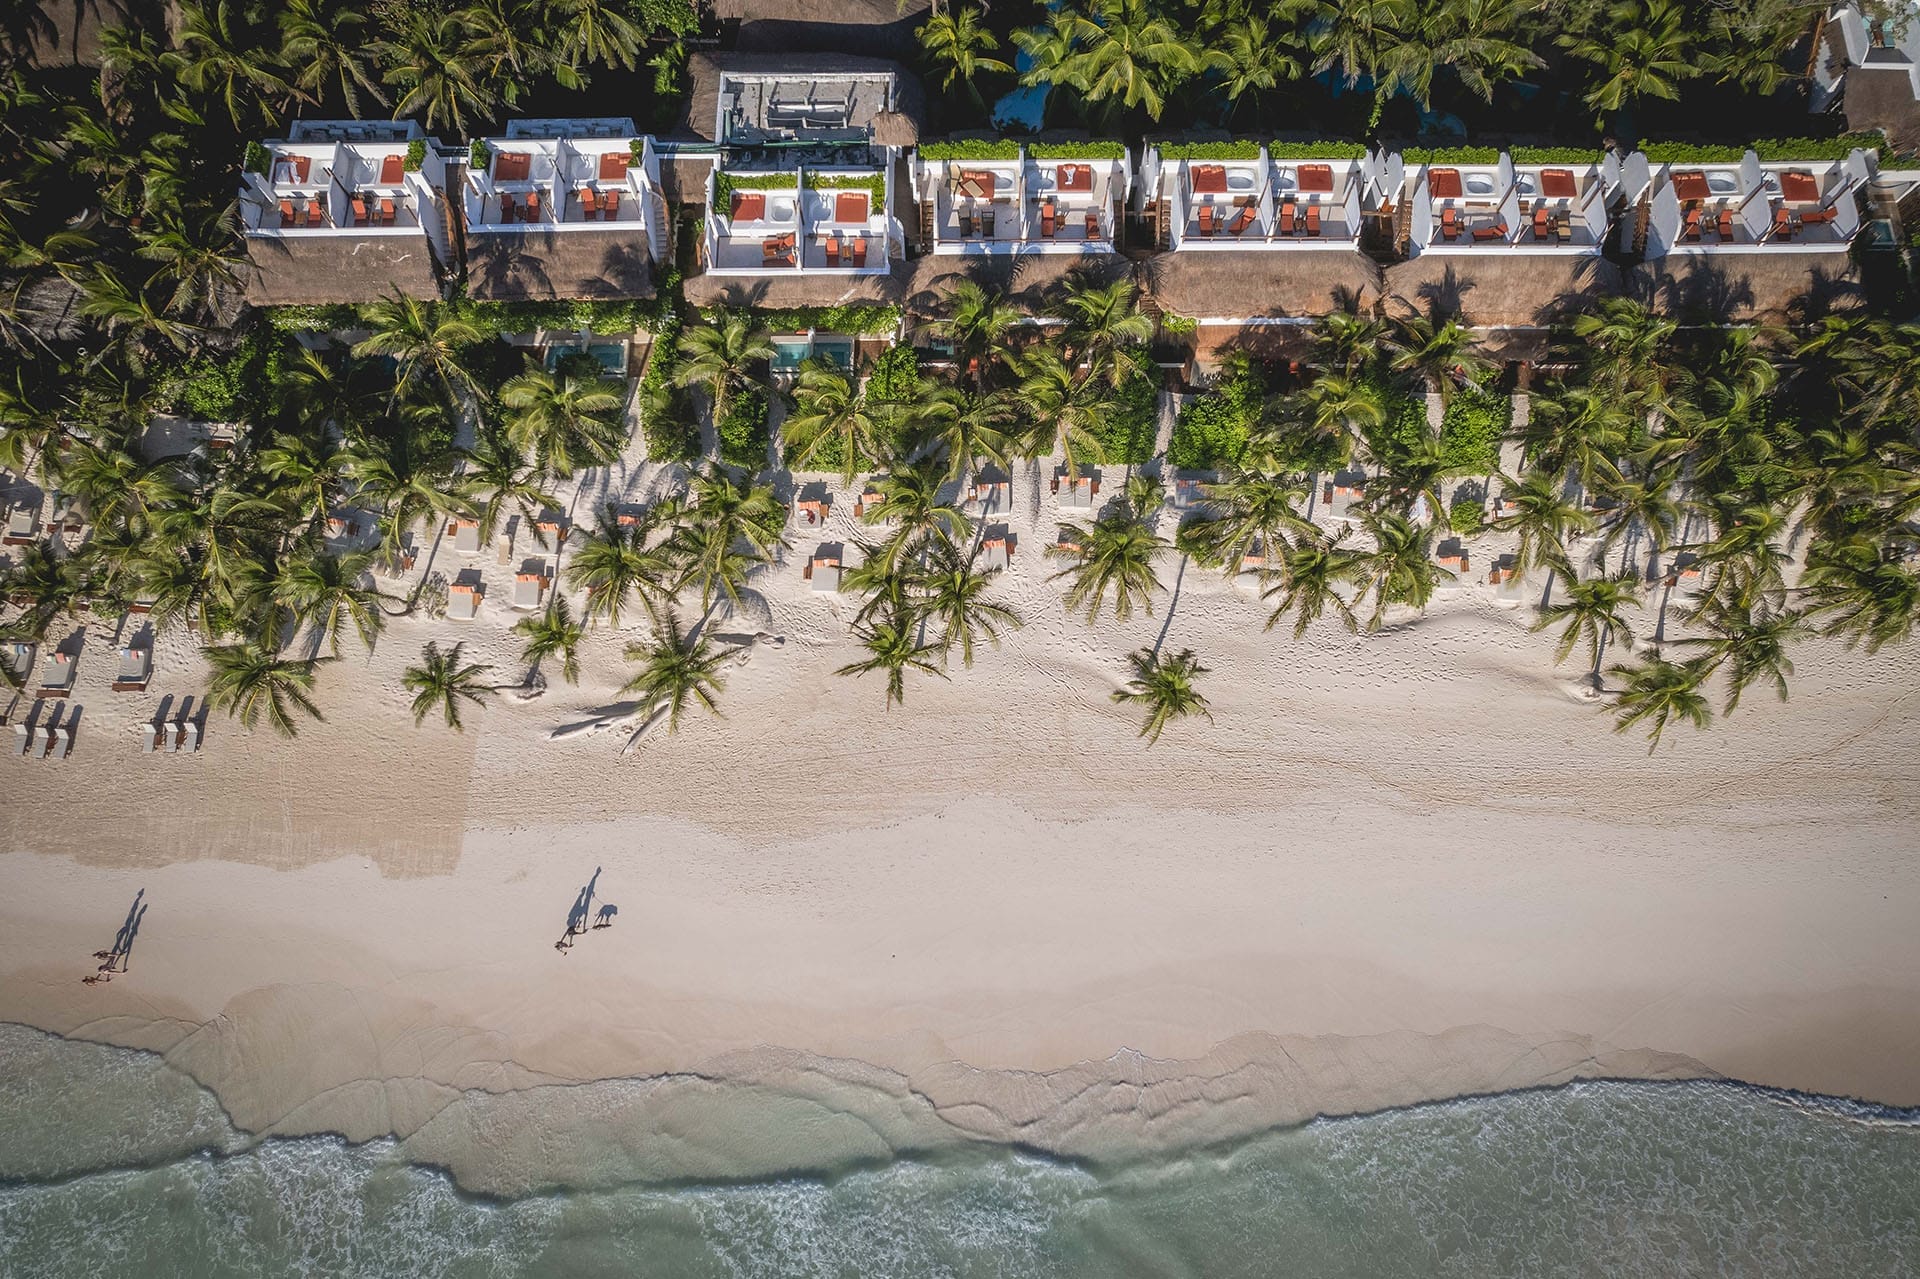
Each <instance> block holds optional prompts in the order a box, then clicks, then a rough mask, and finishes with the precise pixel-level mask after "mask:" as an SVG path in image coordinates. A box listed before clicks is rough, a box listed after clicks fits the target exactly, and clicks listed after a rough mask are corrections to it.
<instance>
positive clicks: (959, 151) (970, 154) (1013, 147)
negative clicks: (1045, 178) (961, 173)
mask: <svg viewBox="0 0 1920 1279" xmlns="http://www.w3.org/2000/svg"><path fill="white" fill-rule="evenodd" d="M920 158H921V159H922V160H1018V159H1019V158H1020V144H1019V143H1018V142H1015V141H1013V140H1011V139H1007V138H1002V139H1000V140H999V141H989V140H987V139H985V138H966V139H963V140H961V141H958V142H923V143H921V144H920Z"/></svg>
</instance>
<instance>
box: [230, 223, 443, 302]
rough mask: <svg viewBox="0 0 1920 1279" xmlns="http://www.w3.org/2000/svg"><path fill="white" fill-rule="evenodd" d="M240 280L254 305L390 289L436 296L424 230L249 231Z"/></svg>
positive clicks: (382, 293) (372, 297) (357, 296)
mask: <svg viewBox="0 0 1920 1279" xmlns="http://www.w3.org/2000/svg"><path fill="white" fill-rule="evenodd" d="M247 261H248V264H249V266H250V268H251V269H250V270H247V271H245V272H243V275H242V280H241V284H242V286H243V287H244V289H245V292H246V298H247V301H248V302H250V303H252V304H253V305H254V306H313V305H318V304H322V303H328V302H374V301H378V300H379V299H381V298H384V297H391V296H392V295H393V294H394V292H396V291H398V292H399V293H401V294H403V295H405V296H407V297H410V298H420V299H423V300H427V299H433V298H437V297H439V296H440V280H439V276H438V274H437V273H436V271H435V270H434V264H433V252H432V250H431V249H430V248H429V247H428V245H427V235H426V232H424V231H422V232H421V233H420V234H418V235H369V236H364V237H362V236H336V235H321V236H301V235H283V236H251V235H250V236H248V237H247Z"/></svg>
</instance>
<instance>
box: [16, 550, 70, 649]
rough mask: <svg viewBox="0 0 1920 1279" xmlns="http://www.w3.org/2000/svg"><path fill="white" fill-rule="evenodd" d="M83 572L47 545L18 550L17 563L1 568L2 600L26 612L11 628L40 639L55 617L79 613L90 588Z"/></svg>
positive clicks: (28, 636)
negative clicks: (84, 593)
mask: <svg viewBox="0 0 1920 1279" xmlns="http://www.w3.org/2000/svg"><path fill="white" fill-rule="evenodd" d="M83 569H84V565H83V564H82V562H81V561H79V560H77V559H74V558H71V557H69V558H66V559H58V558H55V556H54V554H53V552H52V551H51V550H50V549H49V548H48V546H47V544H46V543H45V542H35V543H34V544H33V545H31V546H26V547H21V548H18V549H17V550H16V551H15V553H14V556H13V562H12V563H11V564H9V565H7V566H6V567H5V568H0V600H5V601H7V602H9V603H12V604H16V605H18V606H20V607H21V609H22V610H23V611H22V613H21V615H20V616H19V617H17V618H15V619H14V621H13V623H12V624H11V625H10V626H9V627H8V629H9V630H13V631H17V632H18V633H19V634H20V635H21V636H23V637H24V638H27V639H36V640H37V639H40V638H41V637H43V636H44V635H46V633H47V628H48V627H50V626H52V625H53V619H54V618H56V617H58V616H59V615H60V614H61V613H74V612H76V611H77V610H78V609H79V607H80V602H81V595H82V592H83V590H84V589H85V586H86V579H85V574H84V571H83Z"/></svg>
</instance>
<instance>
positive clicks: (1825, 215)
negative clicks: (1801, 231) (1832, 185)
mask: <svg viewBox="0 0 1920 1279" xmlns="http://www.w3.org/2000/svg"><path fill="white" fill-rule="evenodd" d="M1839 216H1840V210H1838V209H1836V208H1834V207H1833V206H1832V205H1828V206H1827V207H1826V208H1824V209H1809V210H1807V211H1806V212H1805V213H1802V214H1801V215H1800V225H1802V226H1805V225H1806V224H1807V223H1809V222H1831V221H1833V220H1834V219H1835V218H1837V217H1839Z"/></svg>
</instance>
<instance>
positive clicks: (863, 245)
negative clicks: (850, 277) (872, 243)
mask: <svg viewBox="0 0 1920 1279" xmlns="http://www.w3.org/2000/svg"><path fill="white" fill-rule="evenodd" d="M866 264H867V241H866V238H865V237H864V236H863V237H861V238H860V239H858V240H855V241H854V242H853V265H854V267H855V269H858V268H860V267H864V266H865V265H866Z"/></svg>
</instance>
